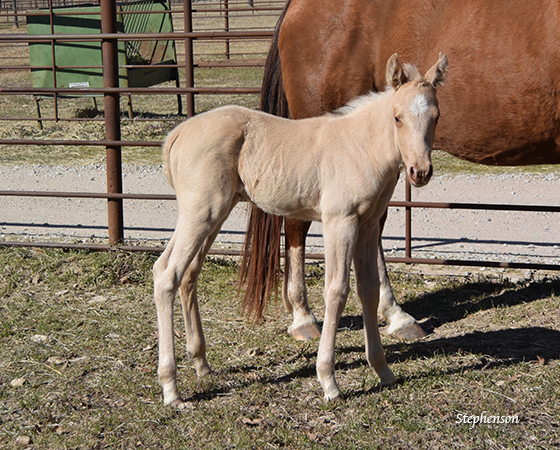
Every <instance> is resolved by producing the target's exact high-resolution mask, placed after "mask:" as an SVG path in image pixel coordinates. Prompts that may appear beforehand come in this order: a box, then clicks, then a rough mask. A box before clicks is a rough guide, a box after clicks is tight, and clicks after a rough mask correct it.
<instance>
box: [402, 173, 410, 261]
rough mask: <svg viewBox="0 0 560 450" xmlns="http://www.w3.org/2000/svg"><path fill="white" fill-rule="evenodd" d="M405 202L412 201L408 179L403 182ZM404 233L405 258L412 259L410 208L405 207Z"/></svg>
mask: <svg viewBox="0 0 560 450" xmlns="http://www.w3.org/2000/svg"><path fill="white" fill-rule="evenodd" d="M405 200H406V201H407V202H411V201H412V187H411V185H410V182H409V181H408V178H406V182H405ZM405 211H406V213H405V231H404V241H405V251H404V254H405V257H406V258H412V208H411V207H410V206H407V207H406V208H405Z"/></svg>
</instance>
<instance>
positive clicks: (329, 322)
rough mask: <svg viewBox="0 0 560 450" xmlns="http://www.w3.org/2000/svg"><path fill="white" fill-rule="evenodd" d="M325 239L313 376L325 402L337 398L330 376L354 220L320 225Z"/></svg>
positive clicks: (347, 286)
mask: <svg viewBox="0 0 560 450" xmlns="http://www.w3.org/2000/svg"><path fill="white" fill-rule="evenodd" d="M323 234H324V237H325V266H326V267H325V294H324V297H325V318H324V321H323V331H322V333H321V340H320V341H319V351H318V352H317V375H318V377H319V381H320V382H321V386H322V388H323V391H324V393H325V400H333V399H335V398H337V397H339V396H340V389H339V388H338V384H337V383H336V380H335V376H334V366H335V341H336V332H337V330H338V322H339V320H340V316H341V315H342V311H344V307H345V306H346V300H347V298H348V292H349V291H350V266H351V264H352V256H353V254H354V248H355V246H356V239H357V235H358V218H357V217H356V216H347V217H341V216H335V217H330V218H327V219H325V220H324V221H323Z"/></svg>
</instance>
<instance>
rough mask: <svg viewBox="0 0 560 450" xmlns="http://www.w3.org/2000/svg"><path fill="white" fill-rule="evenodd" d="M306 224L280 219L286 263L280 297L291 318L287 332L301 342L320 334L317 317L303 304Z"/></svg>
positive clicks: (305, 295) (305, 294) (305, 300)
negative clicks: (283, 233) (282, 227)
mask: <svg viewBox="0 0 560 450" xmlns="http://www.w3.org/2000/svg"><path fill="white" fill-rule="evenodd" d="M310 226H311V222H302V221H300V220H293V219H286V220H285V222H284V232H285V241H286V263H285V269H284V271H285V273H284V283H283V287H282V300H283V303H284V307H285V308H286V310H287V311H288V312H291V313H292V317H293V322H292V324H291V325H290V327H289V328H288V333H290V334H291V335H292V336H293V337H294V338H295V339H297V340H302V341H303V340H309V339H313V338H316V337H319V336H321V332H320V331H319V328H318V327H317V319H316V318H315V316H314V315H313V313H312V312H311V309H309V305H308V304H307V288H306V286H305V238H306V236H307V232H308V231H309V227H310Z"/></svg>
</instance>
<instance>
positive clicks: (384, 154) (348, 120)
mask: <svg viewBox="0 0 560 450" xmlns="http://www.w3.org/2000/svg"><path fill="white" fill-rule="evenodd" d="M394 97H395V93H394V91H393V90H392V89H390V90H387V91H385V92H383V93H380V94H379V95H378V96H376V97H375V98H373V99H372V100H371V101H370V102H368V103H367V104H364V105H362V106H360V107H358V108H357V109H356V110H354V111H352V112H351V113H349V114H347V115H345V116H342V117H340V118H339V119H337V127H336V129H333V132H335V133H340V134H342V135H345V134H348V133H350V134H351V135H352V138H353V139H352V141H354V142H356V143H357V144H358V145H357V147H358V148H356V150H357V151H359V152H360V153H362V154H367V155H368V156H370V157H371V158H372V159H373V161H374V162H375V163H389V164H396V165H400V164H401V163H402V157H401V154H400V152H399V149H398V147H397V145H396V142H395V124H394V117H393V101H394Z"/></svg>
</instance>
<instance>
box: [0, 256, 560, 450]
mask: <svg viewBox="0 0 560 450" xmlns="http://www.w3.org/2000/svg"><path fill="white" fill-rule="evenodd" d="M156 257H157V255H154V254H129V253H123V252H77V251H60V250H32V249H0V314H1V317H2V320H1V326H0V444H1V446H2V448H6V449H17V448H22V445H21V444H18V443H17V442H18V441H17V438H18V437H24V436H25V437H28V438H29V439H30V444H29V445H28V447H31V448H36V449H58V448H60V449H62V448H68V449H91V448H149V449H158V448H159V449H167V448H179V449H181V448H216V449H218V448H219V449H224V448H233V447H236V448H255V449H257V448H258V449H261V448H268V447H272V448H289V449H302V448H309V449H314V448H325V447H328V448H340V449H353V448H356V449H357V448H389V447H390V448H403V449H404V448H442V449H444V448H445V449H449V448H473V449H474V448H553V447H555V446H558V445H560V441H559V440H558V435H559V433H558V428H559V425H560V407H559V406H558V402H557V399H558V398H559V397H560V386H559V384H558V379H559V377H560V366H559V364H558V358H559V353H558V346H557V345H556V343H557V342H558V341H559V337H560V318H559V317H558V314H556V311H558V308H559V307H560V299H559V297H558V295H557V293H558V292H559V291H560V280H559V279H558V278H550V277H549V278H546V277H540V278H537V280H536V281H535V280H533V281H530V280H526V279H524V278H522V279H520V280H519V281H513V280H508V279H507V278H505V277H504V276H503V275H502V276H501V277H484V278H482V277H475V276H441V275H423V274H418V273H412V271H411V270H410V268H408V267H406V268H405V267H404V266H392V269H393V270H392V274H391V277H392V281H393V284H394V288H395V292H396V294H397V295H398V296H399V297H400V298H401V299H402V301H403V302H404V307H405V309H407V310H408V311H410V312H412V313H413V314H415V315H416V317H417V318H419V319H420V320H421V321H422V324H423V326H424V327H425V328H426V329H428V330H429V331H431V334H430V335H429V336H428V337H427V338H426V339H424V340H422V341H420V342H414V343H403V342H399V341H396V340H394V339H392V338H389V337H387V336H384V337H383V341H384V345H385V349H386V353H387V358H388V361H389V364H390V365H391V367H392V369H393V371H394V372H395V374H396V375H397V376H398V378H399V383H398V384H397V385H396V386H394V387H392V388H390V389H380V388H379V387H378V386H377V383H378V379H377V377H376V376H375V375H374V374H373V373H372V371H371V370H370V369H369V367H368V365H367V363H366V361H365V357H364V347H363V330H362V323H361V318H360V314H361V313H360V311H361V308H360V306H359V304H358V301H357V299H356V298H355V297H354V295H353V294H352V295H351V297H350V299H349V302H348V307H347V309H346V311H345V313H344V316H343V320H342V322H341V327H340V331H339V334H338V338H337V355H336V364H337V378H338V381H339V383H340V386H341V388H342V390H343V392H344V394H345V398H344V400H342V401H340V402H336V403H330V404H325V403H324V402H323V400H322V392H321V390H320V387H319V383H318V381H317V379H316V375H315V361H316V356H317V353H316V352H317V345H318V343H317V342H316V341H314V342H309V343H307V342H296V341H294V340H292V339H291V338H290V337H289V336H288V335H287V334H286V332H285V330H286V328H287V326H288V325H289V319H288V318H287V317H286V316H285V315H284V314H283V312H282V310H281V306H280V305H279V304H273V305H271V307H270V309H269V314H268V317H267V321H266V322H265V323H264V324H263V325H262V326H259V325H255V324H253V323H249V322H246V321H245V320H244V319H243V318H242V312H241V310H240V307H239V302H238V301H237V300H236V299H235V293H236V285H235V279H236V275H237V266H236V263H235V262H234V261H233V260H229V259H209V260H208V261H207V262H206V264H205V266H204V269H203V271H202V274H201V277H200V281H199V302H200V308H201V315H202V319H203V326H204V330H205V335H206V338H207V344H208V359H209V362H210V364H211V366H212V368H213V369H214V372H215V373H214V374H212V375H210V376H208V377H205V378H202V379H200V378H197V376H196V374H195V372H194V369H193V368H192V365H191V362H190V360H189V358H188V357H187V356H186V355H185V348H184V333H183V324H182V317H181V314H180V311H179V309H180V308H179V305H178V304H177V305H176V315H175V317H176V323H175V330H176V334H177V339H176V344H177V356H178V364H179V388H180V390H181V392H182V394H183V396H184V397H185V398H186V399H187V400H188V401H189V403H190V405H191V406H192V408H190V409H189V410H186V411H175V410H173V409H171V408H168V407H164V406H163V405H162V401H161V392H160V388H159V385H158V382H157V373H156V371H157V345H156V343H157V327H156V318H155V307H154V305H153V300H152V288H151V283H152V280H151V266H152V264H153V262H154V261H155V259H156ZM308 275H309V276H308V278H309V279H308V286H309V295H310V303H311V306H312V308H313V309H314V311H315V312H316V313H317V315H318V317H321V316H322V297H321V288H322V283H323V276H324V267H323V265H322V264H310V265H309V266H308ZM12 383H13V384H15V386H14V385H12ZM18 384H20V385H19V386H18ZM483 411H485V414H486V415H487V416H490V415H500V416H512V415H517V416H518V417H519V420H520V422H519V423H517V424H478V425H476V426H471V425H469V424H466V423H457V417H458V414H465V415H467V416H469V415H473V416H474V415H480V414H482V412H483Z"/></svg>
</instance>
